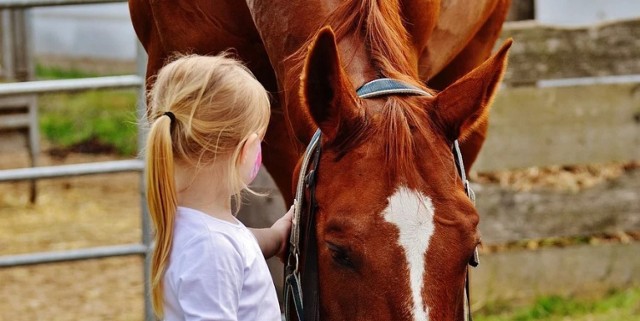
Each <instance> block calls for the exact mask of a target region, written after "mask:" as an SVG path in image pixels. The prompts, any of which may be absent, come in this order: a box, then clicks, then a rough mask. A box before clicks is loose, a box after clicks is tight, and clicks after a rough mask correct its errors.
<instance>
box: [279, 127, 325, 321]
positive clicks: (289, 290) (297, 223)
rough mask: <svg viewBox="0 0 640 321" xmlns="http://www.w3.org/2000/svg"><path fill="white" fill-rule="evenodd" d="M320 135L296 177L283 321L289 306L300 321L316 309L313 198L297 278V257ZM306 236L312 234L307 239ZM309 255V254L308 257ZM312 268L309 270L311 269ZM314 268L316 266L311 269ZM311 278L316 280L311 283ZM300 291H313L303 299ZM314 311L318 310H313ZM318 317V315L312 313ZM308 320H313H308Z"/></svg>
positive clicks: (316, 134)
mask: <svg viewBox="0 0 640 321" xmlns="http://www.w3.org/2000/svg"><path fill="white" fill-rule="evenodd" d="M321 137H322V132H321V131H320V129H318V130H316V132H315V134H314V135H313V137H312V138H311V142H310V143H309V145H308V146H307V149H306V151H305V153H304V157H303V158H302V164H301V165H300V172H299V173H298V181H297V184H298V185H297V186H296V195H295V200H294V203H293V217H292V225H291V235H290V237H289V255H288V258H287V262H286V266H285V289H284V291H285V292H284V312H285V318H286V320H292V319H291V311H292V309H291V306H290V305H291V304H293V308H294V309H295V312H296V317H297V319H298V320H299V321H303V320H305V312H306V313H309V311H310V310H312V309H307V310H305V309H304V308H303V307H304V306H307V307H309V305H315V306H316V307H317V306H318V302H317V301H318V300H319V298H318V297H317V292H318V290H317V288H318V287H317V246H316V244H313V242H315V241H316V240H315V228H314V227H315V224H314V222H315V215H314V214H315V213H314V212H315V208H314V207H315V206H316V205H315V195H312V196H313V198H312V201H311V202H309V204H308V211H307V217H306V219H307V224H306V230H305V232H306V234H305V243H306V245H307V253H305V262H304V265H305V269H304V271H305V273H304V275H302V278H303V279H301V274H300V257H301V253H300V251H301V243H300V240H301V239H300V234H301V224H302V214H303V213H302V208H303V205H304V193H305V186H306V187H311V188H312V189H314V190H315V173H316V171H317V168H318V162H319V160H320V140H321ZM310 165H311V166H312V170H311V172H309V173H307V171H308V170H309V167H310ZM309 232H311V233H312V234H311V235H310V234H309ZM310 252H312V253H310ZM310 265H311V266H310ZM314 265H315V266H314ZM312 277H314V278H315V280H314V279H312ZM309 287H312V288H315V290H308V288H309ZM303 288H304V289H305V293H306V292H307V291H314V292H315V293H314V294H313V295H312V294H311V293H307V295H306V296H303V294H302V293H303ZM310 299H314V301H315V302H314V303H309V302H307V301H309V300H310ZM313 310H317V309H313ZM315 313H316V314H317V312H315ZM307 319H308V320H313V319H311V318H307Z"/></svg>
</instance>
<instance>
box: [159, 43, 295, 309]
mask: <svg viewBox="0 0 640 321" xmlns="http://www.w3.org/2000/svg"><path fill="white" fill-rule="evenodd" d="M149 101H150V107H151V114H150V119H151V120H152V124H151V128H150V130H149V134H148V138H147V147H146V159H147V168H146V191H147V203H148V206H149V212H150V214H151V218H152V220H153V223H154V225H155V229H156V234H155V248H154V252H153V259H152V265H151V288H152V296H153V297H152V302H153V307H154V310H155V312H156V314H157V315H158V317H160V318H164V319H165V320H274V321H275V320H278V321H279V320H281V314H280V310H279V305H278V299H277V295H276V291H275V287H274V285H273V281H272V279H271V276H270V274H269V270H268V268H267V265H266V262H265V257H267V258H268V257H271V256H274V255H279V256H280V257H282V256H283V252H284V249H285V245H286V242H287V238H288V235H289V230H290V228H291V211H289V212H288V213H287V214H285V215H284V216H283V217H282V218H280V219H279V220H278V221H276V222H275V223H274V224H273V226H271V227H270V228H266V229H248V228H247V227H245V226H244V225H243V224H242V223H241V222H240V221H238V220H237V219H236V218H235V215H234V214H235V213H234V211H233V210H232V199H233V198H234V197H235V200H236V202H235V204H236V205H237V206H239V205H240V203H241V200H240V193H241V191H243V190H248V191H249V192H251V190H250V189H249V188H248V185H249V184H250V183H251V181H252V180H253V179H254V178H255V176H256V175H257V172H258V169H259V168H260V164H261V159H262V158H261V155H262V154H261V149H260V143H261V140H262V137H263V136H264V133H265V131H266V128H267V124H268V122H269V114H270V107H269V97H268V94H267V92H266V91H265V89H264V88H263V87H262V85H261V84H260V83H259V82H258V81H257V80H256V79H255V78H254V77H253V76H252V75H251V73H250V72H249V71H248V69H247V68H246V67H244V66H243V65H242V64H240V63H239V62H238V61H236V60H234V59H231V58H228V57H225V56H215V57H210V56H196V55H191V56H184V57H180V58H178V59H176V60H174V61H173V62H171V63H169V64H167V65H166V66H165V67H163V68H162V69H161V70H160V72H159V73H158V76H157V78H156V79H155V83H154V85H153V88H152V89H151V91H150V96H149ZM237 206H236V207H237Z"/></svg>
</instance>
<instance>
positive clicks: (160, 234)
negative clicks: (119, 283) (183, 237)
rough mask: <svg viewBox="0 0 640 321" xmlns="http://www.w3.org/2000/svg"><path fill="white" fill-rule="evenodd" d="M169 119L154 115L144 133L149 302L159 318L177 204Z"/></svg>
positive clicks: (161, 310)
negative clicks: (150, 240)
mask: <svg viewBox="0 0 640 321" xmlns="http://www.w3.org/2000/svg"><path fill="white" fill-rule="evenodd" d="M171 123H172V119H171V118H170V117H164V116H160V117H158V119H156V121H155V122H154V123H153V125H152V126H151V130H150V131H149V135H148V137H147V151H146V162H147V163H146V168H147V170H146V173H145V182H146V185H147V205H148V206H149V213H150V215H151V219H152V221H153V225H154V227H155V230H156V234H155V238H154V241H155V248H154V250H153V258H152V261H151V298H152V301H151V302H152V305H153V310H154V311H155V313H156V315H157V316H158V317H160V318H162V317H163V315H164V301H163V278H164V273H165V271H166V267H167V264H168V263H169V255H170V254H171V245H172V243H173V227H174V224H175V215H176V211H177V206H178V199H177V192H176V183H175V179H174V174H173V167H174V164H173V147H172V140H171ZM174 123H175V121H174Z"/></svg>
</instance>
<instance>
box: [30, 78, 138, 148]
mask: <svg viewBox="0 0 640 321" xmlns="http://www.w3.org/2000/svg"><path fill="white" fill-rule="evenodd" d="M136 99H137V94H136V92H133V91H114V90H109V91H89V92H83V93H77V94H51V95H43V96H41V97H40V99H39V101H38V104H39V112H40V117H39V118H40V131H41V134H42V135H43V137H44V138H45V139H47V140H48V141H49V142H51V143H52V144H53V146H54V147H57V148H63V149H65V148H72V147H73V146H77V145H80V144H83V143H86V142H90V141H91V142H97V143H100V144H103V145H109V146H113V149H114V150H115V151H116V152H117V153H118V154H121V155H127V156H131V155H135V153H136V151H137V116H136Z"/></svg>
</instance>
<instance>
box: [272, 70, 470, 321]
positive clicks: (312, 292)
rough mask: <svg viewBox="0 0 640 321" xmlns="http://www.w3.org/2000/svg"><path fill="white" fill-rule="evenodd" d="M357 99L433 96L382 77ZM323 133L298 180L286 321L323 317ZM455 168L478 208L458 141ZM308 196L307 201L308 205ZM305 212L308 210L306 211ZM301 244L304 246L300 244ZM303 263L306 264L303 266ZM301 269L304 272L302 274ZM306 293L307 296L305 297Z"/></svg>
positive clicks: (312, 143) (312, 146) (312, 320)
mask: <svg viewBox="0 0 640 321" xmlns="http://www.w3.org/2000/svg"><path fill="white" fill-rule="evenodd" d="M356 94H357V95H358V97H360V98H363V99H366V98H375V97H380V96H388V95H419V96H432V95H431V94H430V93H428V92H426V91H424V90H422V89H420V88H418V87H414V86H412V85H409V84H406V83H403V82H400V81H398V80H395V79H390V78H381V79H376V80H373V81H370V82H368V83H366V84H364V85H363V86H362V87H360V88H359V89H358V90H357V91H356ZM321 138H322V132H321V131H320V129H318V130H316V132H315V134H314V135H313V137H312V138H311V141H310V142H309V145H307V148H306V150H305V153H304V157H303V159H302V164H301V166H300V172H299V174H298V181H297V186H296V196H295V201H294V210H293V224H292V227H291V236H290V238H289V255H288V258H287V262H286V266H285V287H284V314H285V318H286V320H287V321H290V320H292V316H293V315H294V314H293V313H295V316H296V317H297V319H298V321H305V320H306V321H317V320H319V317H320V309H319V308H320V302H319V301H320V297H319V290H318V248H317V239H316V230H315V226H316V224H315V222H316V221H315V216H316V215H315V214H316V209H317V201H316V198H315V189H316V177H317V172H318V163H319V161H320V153H321V149H322V146H321V144H320V142H321ZM451 149H452V152H453V156H454V160H455V166H456V169H457V171H458V174H459V175H460V178H461V179H462V183H463V186H464V189H465V193H466V194H467V196H468V197H469V198H470V199H471V201H472V202H473V204H474V205H475V193H474V192H473V190H472V189H471V186H470V184H469V181H468V180H467V176H466V174H465V169H464V163H463V161H462V153H461V152H460V145H459V144H458V141H457V140H455V141H454V142H453V145H452V147H451ZM305 193H307V194H308V199H309V200H308V202H305V197H304V196H305ZM303 209H305V210H304V211H303ZM301 241H302V243H301ZM301 249H306V251H305V253H304V260H303V261H302V262H301V257H302V252H301ZM301 264H303V265H302V266H301ZM478 264H479V257H478V248H477V247H476V249H475V251H474V253H473V256H472V257H471V259H470V260H469V265H471V266H473V267H476V266H478ZM301 267H303V268H304V269H303V270H302V271H304V273H301V269H300V268H301ZM303 293H304V295H303ZM465 298H466V299H465V301H466V302H465V305H464V309H465V316H466V317H467V320H469V321H471V319H472V317H471V302H470V298H469V271H468V269H467V275H466V278H465Z"/></svg>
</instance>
